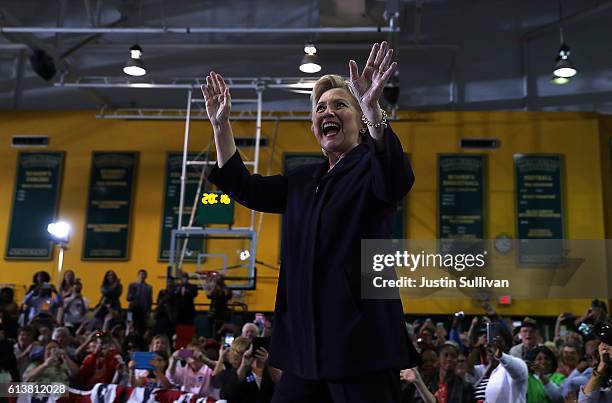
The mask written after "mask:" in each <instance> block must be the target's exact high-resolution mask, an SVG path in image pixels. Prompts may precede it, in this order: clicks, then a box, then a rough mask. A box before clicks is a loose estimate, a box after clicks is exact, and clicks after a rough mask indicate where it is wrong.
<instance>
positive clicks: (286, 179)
mask: <svg viewBox="0 0 612 403" xmlns="http://www.w3.org/2000/svg"><path fill="white" fill-rule="evenodd" d="M392 59H393V49H391V48H390V47H389V45H388V44H387V42H382V43H376V44H374V46H373V47H372V49H371V51H370V55H369V57H368V59H367V61H366V64H365V66H364V68H363V70H362V71H361V72H359V68H358V66H357V63H356V62H355V61H353V60H351V61H350V62H349V72H350V80H349V81H345V80H344V78H342V77H341V76H338V75H326V76H323V77H321V78H320V79H319V80H318V81H317V82H316V83H315V85H314V88H313V91H312V96H311V105H312V109H311V111H312V125H311V130H312V132H313V134H314V138H315V139H316V141H317V142H318V144H319V146H320V147H321V149H322V152H323V154H324V155H325V156H326V157H327V159H326V160H325V161H324V162H322V163H320V164H316V165H311V166H308V167H303V168H301V169H299V170H297V171H296V172H294V173H293V174H291V175H288V176H283V175H274V176H266V177H264V176H260V175H251V174H250V172H249V171H248V170H247V169H246V167H245V165H244V163H243V161H242V159H241V157H240V154H239V153H238V152H237V150H236V145H235V143H234V137H233V131H232V126H231V124H230V119H229V116H230V110H231V96H230V91H229V87H228V86H227V85H226V84H225V81H224V80H223V77H222V76H221V75H220V74H217V73H215V72H211V73H210V74H209V76H208V77H207V78H206V84H205V85H204V86H203V87H202V92H203V94H204V99H205V103H206V111H207V114H208V118H209V120H210V123H211V125H212V127H213V131H214V137H215V144H216V150H217V164H216V166H215V167H214V168H213V170H212V172H211V174H210V175H209V178H208V179H209V180H210V181H211V182H212V183H213V184H215V185H217V186H218V187H219V188H220V189H222V190H223V191H225V192H226V193H227V194H229V195H230V196H231V197H232V198H234V199H235V200H236V201H237V202H238V203H240V204H242V205H244V206H246V207H247V208H250V209H253V210H257V211H262V212H267V213H276V214H283V218H282V240H281V269H280V274H279V280H278V289H277V294H276V307H275V315H274V318H275V322H274V334H273V338H272V343H271V345H270V358H269V360H270V365H272V366H274V367H277V368H280V369H282V370H283V377H282V379H281V382H280V384H279V385H278V386H277V388H276V392H275V396H274V400H273V401H274V403H285V402H291V403H294V402H311V401H312V402H320V401H333V402H344V401H350V402H352V403H360V402H372V401H384V402H389V403H392V402H398V401H399V399H400V382H399V379H398V376H397V370H398V369H399V368H411V367H414V366H416V365H418V364H419V362H420V357H419V356H418V353H417V352H416V350H415V349H414V346H413V345H412V343H411V342H410V340H409V337H408V334H407V332H406V329H405V326H404V315H403V309H402V303H401V301H400V300H399V299H395V300H362V299H361V298H360V284H361V272H360V271H361V270H360V267H361V262H360V256H361V253H360V251H361V240H362V239H372V238H378V239H389V238H392V227H393V225H392V224H393V220H394V216H395V211H396V206H397V204H398V202H399V201H400V200H402V198H403V197H404V196H405V195H406V194H407V193H408V191H409V190H410V188H411V187H412V184H413V182H414V175H413V172H412V169H411V167H410V163H409V162H408V159H407V158H406V155H405V154H404V150H403V148H402V145H401V142H400V140H399V138H398V137H397V136H396V135H395V133H394V132H393V130H391V128H390V127H389V124H388V122H387V119H386V112H383V110H382V109H381V108H380V105H379V99H380V97H381V95H382V92H383V88H384V86H385V84H386V83H387V81H388V80H389V77H391V74H393V72H394V71H395V69H396V68H397V63H395V62H393V61H392ZM372 339H374V340H378V341H379V343H378V346H379V347H378V348H375V349H364V348H363V346H364V345H367V344H368V343H369V341H370V340H372ZM313 391H314V392H313Z"/></svg>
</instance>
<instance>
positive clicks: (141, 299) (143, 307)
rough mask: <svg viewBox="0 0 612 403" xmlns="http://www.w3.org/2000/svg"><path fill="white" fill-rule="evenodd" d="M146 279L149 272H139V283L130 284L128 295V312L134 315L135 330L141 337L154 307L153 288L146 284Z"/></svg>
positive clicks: (142, 270) (141, 270)
mask: <svg viewBox="0 0 612 403" xmlns="http://www.w3.org/2000/svg"><path fill="white" fill-rule="evenodd" d="M146 279H147V271H146V270H144V269H140V270H138V281H137V282H135V283H131V284H130V286H129V288H128V293H127V300H128V302H129V307H128V311H129V312H130V313H131V315H132V321H133V322H134V329H135V330H136V331H137V332H138V334H139V335H141V336H142V335H143V334H144V332H145V330H146V329H147V320H148V319H149V314H150V313H151V306H152V305H153V288H152V287H151V285H149V284H147V283H146Z"/></svg>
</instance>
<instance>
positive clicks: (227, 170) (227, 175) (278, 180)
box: [208, 151, 287, 214]
mask: <svg viewBox="0 0 612 403" xmlns="http://www.w3.org/2000/svg"><path fill="white" fill-rule="evenodd" d="M208 180H209V181H210V182H212V183H213V184H215V185H216V186H217V187H219V188H220V189H222V190H223V191H224V192H226V193H227V194H229V195H230V196H231V197H232V198H234V200H236V201H237V202H238V203H240V204H242V205H243V206H245V207H247V208H250V209H252V210H257V211H261V212H264V213H278V214H282V213H284V212H285V206H286V204H287V179H286V178H285V177H284V176H282V175H274V176H261V175H258V174H254V175H251V173H250V172H249V171H248V170H247V169H246V167H245V166H244V163H243V162H242V159H241V158H240V155H239V154H238V151H236V153H234V155H233V156H232V157H231V158H230V159H229V160H228V161H227V162H226V163H225V165H223V168H219V166H218V165H215V166H214V167H213V169H212V171H211V173H210V175H209V176H208Z"/></svg>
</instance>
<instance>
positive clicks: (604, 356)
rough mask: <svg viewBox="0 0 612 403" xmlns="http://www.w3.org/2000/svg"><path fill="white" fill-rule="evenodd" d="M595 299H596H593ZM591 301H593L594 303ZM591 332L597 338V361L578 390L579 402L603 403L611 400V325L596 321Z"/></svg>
mask: <svg viewBox="0 0 612 403" xmlns="http://www.w3.org/2000/svg"><path fill="white" fill-rule="evenodd" d="M595 301H597V300H595ZM595 301H593V303H595ZM592 334H593V335H594V336H595V337H596V338H597V339H598V340H599V345H598V347H597V351H598V353H599V356H598V359H599V360H598V362H597V363H596V365H595V366H594V368H593V372H592V374H591V378H590V379H589V380H588V382H587V383H586V385H585V386H584V387H583V388H582V389H581V390H580V394H579V395H578V402H579V403H603V402H611V401H612V370H611V369H610V366H611V364H612V361H611V360H610V354H612V326H611V325H610V324H608V323H607V322H603V321H600V322H597V323H595V326H593V329H592Z"/></svg>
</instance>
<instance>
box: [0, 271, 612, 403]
mask: <svg viewBox="0 0 612 403" xmlns="http://www.w3.org/2000/svg"><path fill="white" fill-rule="evenodd" d="M146 280H147V272H146V270H139V271H138V273H137V278H136V279H135V281H134V282H132V283H131V284H129V285H128V287H127V295H126V297H127V298H126V299H127V301H128V305H127V306H126V307H125V309H124V307H122V305H121V296H122V293H123V286H122V284H121V281H120V279H119V277H118V276H117V274H116V273H115V272H114V271H112V270H109V271H108V272H106V273H105V275H104V277H103V280H102V283H101V286H100V298H99V300H98V301H97V302H91V301H89V300H88V299H87V298H86V297H84V296H83V294H82V288H83V285H82V283H81V280H80V279H79V278H77V276H76V275H75V273H74V272H73V271H70V270H69V271H67V272H65V274H64V276H63V280H62V282H61V284H60V286H59V288H57V289H56V287H55V286H53V285H52V284H51V283H50V276H49V274H48V273H46V272H44V271H41V272H38V273H36V274H35V275H34V278H33V280H32V285H31V286H30V287H29V289H28V292H27V293H26V295H25V298H24V300H23V301H21V304H19V303H18V302H17V301H15V297H14V292H13V289H11V288H8V287H7V288H3V289H1V290H0V383H6V382H11V381H12V382H20V381H21V382H37V383H63V384H65V385H70V386H72V387H74V388H78V389H83V390H89V389H91V388H92V387H93V386H94V385H96V384H97V383H105V384H111V383H113V384H119V385H124V386H128V387H146V388H161V389H178V390H181V391H183V392H187V393H191V394H193V395H196V396H207V397H212V398H213V399H226V400H227V401H228V402H229V403H241V402H270V401H271V399H272V396H273V394H274V388H275V385H276V384H277V383H278V381H279V380H280V378H281V377H282V371H280V370H279V369H276V368H273V367H271V366H270V365H268V351H267V345H268V343H269V340H268V338H269V337H270V335H271V333H272V332H273V328H272V327H273V326H272V321H271V320H269V319H268V318H266V317H265V316H264V315H263V314H261V313H258V314H255V316H254V317H253V319H252V321H250V322H246V323H244V324H243V326H242V328H236V326H235V325H234V324H232V323H231V322H230V319H231V312H230V310H229V308H228V301H229V300H230V299H231V296H232V293H231V291H230V290H228V289H227V287H226V286H225V283H224V282H223V280H222V277H220V276H219V277H218V278H217V279H215V280H213V282H212V284H211V286H210V287H209V288H208V289H207V295H208V297H209V298H210V299H211V308H210V310H209V324H210V326H209V328H210V332H209V334H208V335H207V337H203V336H198V335H195V334H194V332H192V333H189V332H188V334H189V335H190V337H189V339H188V340H185V339H184V338H183V337H182V336H181V332H180V331H178V330H179V329H185V328H190V327H191V328H193V325H194V319H195V316H196V309H195V303H194V300H195V298H196V296H197V294H198V287H197V286H196V285H194V284H191V283H190V282H189V276H188V275H183V276H181V277H180V278H179V279H177V280H176V281H175V280H173V279H170V280H169V281H168V285H167V287H166V288H164V289H162V290H160V291H159V293H158V295H157V299H156V304H155V305H154V304H153V289H152V287H151V285H149V284H147V281H146ZM483 309H484V311H483V315H481V316H476V317H473V318H472V319H471V320H468V318H466V317H465V315H463V313H462V312H457V313H456V314H454V315H453V316H452V317H451V318H450V319H451V320H450V321H449V322H448V323H443V322H438V323H434V321H433V320H431V319H417V320H415V321H414V322H410V323H409V322H407V323H406V331H407V334H408V335H409V336H410V340H412V342H413V343H414V345H415V346H416V347H417V349H418V351H419V353H420V355H421V358H422V364H421V365H420V366H419V367H418V368H416V367H415V368H404V369H402V370H401V371H400V372H399V374H398V376H399V377H400V380H401V385H402V403H412V402H416V403H421V402H427V403H434V402H437V403H467V402H470V403H484V402H491V403H492V402H512V403H521V402H528V403H567V402H607V401H612V392H610V390H611V389H610V387H611V386H612V370H610V368H609V367H610V354H612V346H610V344H612V327H611V326H610V325H609V322H610V319H609V316H608V312H607V306H606V304H605V303H604V302H602V301H599V300H594V301H593V302H592V304H591V306H590V307H589V308H588V309H587V310H586V311H585V313H584V314H583V315H581V316H578V317H575V316H572V315H571V314H568V313H563V314H561V315H559V317H558V318H557V321H556V326H555V328H554V331H553V332H552V334H551V337H550V338H549V339H548V340H547V339H546V338H545V337H544V333H547V332H541V330H542V328H543V327H542V325H541V324H539V323H537V322H536V321H535V320H534V319H532V318H528V317H527V318H524V319H522V320H521V321H513V320H511V319H510V318H504V317H502V316H500V315H498V314H497V312H496V311H495V310H494V309H493V307H492V306H491V305H490V304H487V303H485V304H483ZM233 336H235V337H233ZM139 357H140V358H139ZM142 357H144V359H145V361H144V362H143V359H142Z"/></svg>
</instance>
